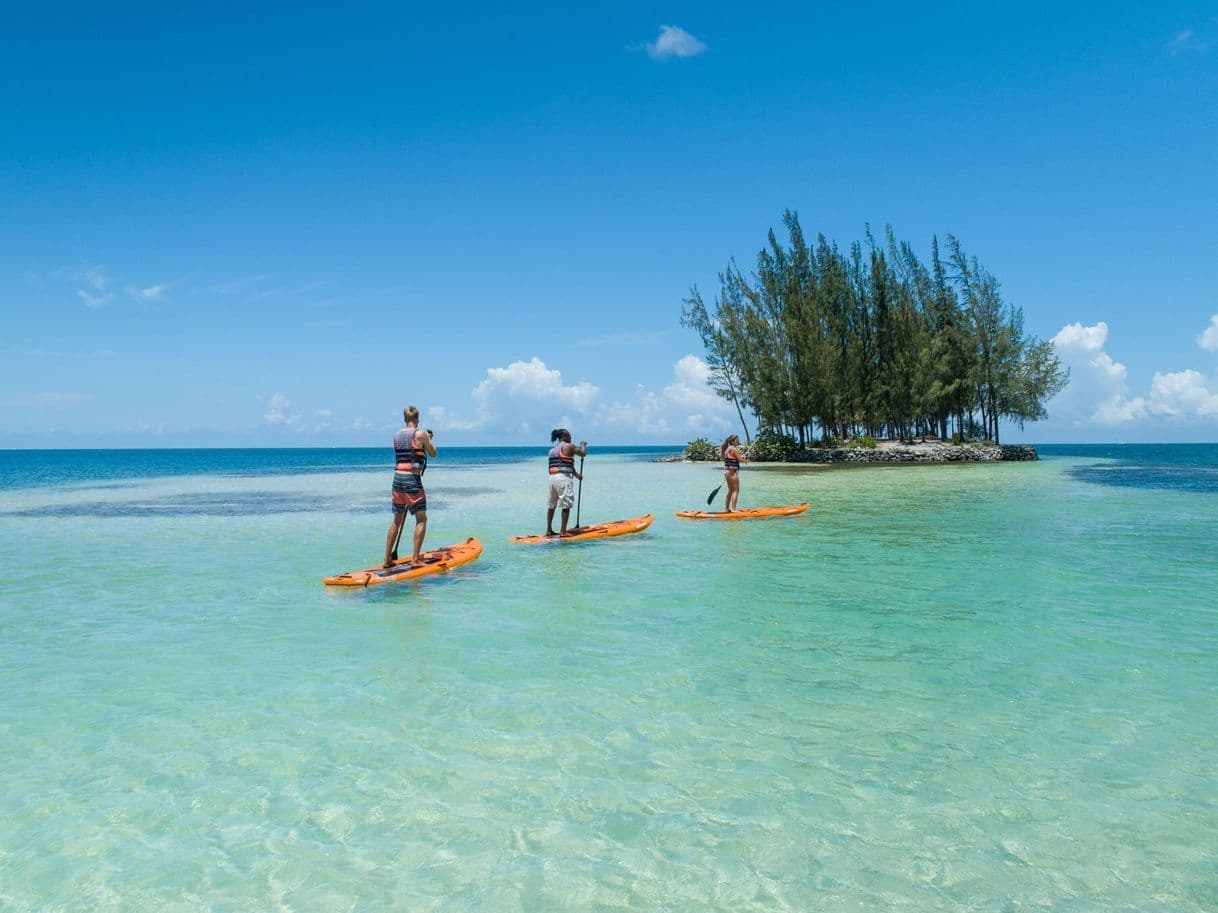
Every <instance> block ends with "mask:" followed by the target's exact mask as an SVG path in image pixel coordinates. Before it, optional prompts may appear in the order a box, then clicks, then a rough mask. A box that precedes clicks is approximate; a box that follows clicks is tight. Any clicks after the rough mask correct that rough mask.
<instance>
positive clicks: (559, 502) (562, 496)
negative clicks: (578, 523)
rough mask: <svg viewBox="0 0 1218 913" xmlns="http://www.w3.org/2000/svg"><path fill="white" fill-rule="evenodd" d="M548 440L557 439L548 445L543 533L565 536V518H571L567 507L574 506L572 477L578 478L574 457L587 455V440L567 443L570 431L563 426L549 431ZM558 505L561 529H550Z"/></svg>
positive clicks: (552, 526) (580, 477)
mask: <svg viewBox="0 0 1218 913" xmlns="http://www.w3.org/2000/svg"><path fill="white" fill-rule="evenodd" d="M550 441H551V442H553V441H557V442H558V443H557V444H555V445H554V446H553V447H551V448H550V465H549V473H550V504H549V509H548V510H546V535H547V536H565V535H567V521H568V520H569V519H571V508H572V507H574V506H575V480H576V479H582V478H583V476H581V475H580V474H579V473H578V472H576V471H575V458H576V457H577V456H581V457H582V456H587V455H588V442H587V441H580V442H579V446H578V447H576V446H575V445H574V444H572V443H571V432H570V431H568V430H567V429H566V428H555V429H554V430H553V431H551V432H550ZM560 507H561V508H562V529H561V530H560V531H559V532H557V533H555V532H554V510H555V509H556V508H560Z"/></svg>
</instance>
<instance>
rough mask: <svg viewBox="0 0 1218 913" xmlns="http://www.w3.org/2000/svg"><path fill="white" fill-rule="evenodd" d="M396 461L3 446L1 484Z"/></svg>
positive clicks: (259, 472) (524, 451)
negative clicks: (33, 448)
mask: <svg viewBox="0 0 1218 913" xmlns="http://www.w3.org/2000/svg"><path fill="white" fill-rule="evenodd" d="M547 449H548V448H546V447H444V448H442V452H443V459H444V465H446V466H448V467H475V466H499V465H504V464H508V463H514V462H517V461H518V460H521V459H524V458H527V457H530V456H537V455H540V454H544V453H545V452H546V450H547ZM680 450H681V445H679V444H674V445H669V446H661V447H597V448H595V452H596V453H599V454H609V455H624V454H633V455H637V456H638V457H639V458H640V459H648V458H650V457H652V456H655V455H658V454H665V453H677V452H679V451H680ZM392 464H393V453H392V450H391V449H390V448H388V447H299V448H288V447H284V448H272V447H258V448H231V449H229V448H208V449H198V450H184V449H163V450H0V491H5V490H9V489H18V488H39V487H43V486H56V487H62V486H65V485H86V486H87V487H88V488H89V489H93V490H96V489H99V488H107V487H121V486H123V485H124V484H125V483H127V482H130V481H132V480H135V479H157V478H165V477H168V476H187V475H203V474H206V475H212V476H233V477H244V476H267V475H314V474H317V473H332V472H359V471H363V470H368V471H383V470H385V469H386V468H387V467H388V468H391V467H392Z"/></svg>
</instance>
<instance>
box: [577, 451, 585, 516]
mask: <svg viewBox="0 0 1218 913" xmlns="http://www.w3.org/2000/svg"><path fill="white" fill-rule="evenodd" d="M583 499H584V458H583V457H582V456H581V457H580V458H579V490H578V493H577V494H576V495H575V528H576V529H579V506H580V502H581V501H583Z"/></svg>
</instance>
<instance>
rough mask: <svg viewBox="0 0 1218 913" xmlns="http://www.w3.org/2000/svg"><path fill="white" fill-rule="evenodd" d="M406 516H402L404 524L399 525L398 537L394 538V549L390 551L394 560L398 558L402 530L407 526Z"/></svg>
mask: <svg viewBox="0 0 1218 913" xmlns="http://www.w3.org/2000/svg"><path fill="white" fill-rule="evenodd" d="M406 519H407V518H406V517H405V516H404V517H402V525H401V526H399V527H398V537H397V538H396V539H394V540H393V551H392V552H390V553H389V557H390V558H392V559H393V560H394V561H397V560H398V545H399V544H400V543H401V541H402V530H404V529H405V528H406Z"/></svg>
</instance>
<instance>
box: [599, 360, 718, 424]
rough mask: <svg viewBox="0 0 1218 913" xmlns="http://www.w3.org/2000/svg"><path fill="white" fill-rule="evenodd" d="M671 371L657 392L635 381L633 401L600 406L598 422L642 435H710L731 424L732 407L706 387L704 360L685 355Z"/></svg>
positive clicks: (707, 367)
mask: <svg viewBox="0 0 1218 913" xmlns="http://www.w3.org/2000/svg"><path fill="white" fill-rule="evenodd" d="M672 374H673V380H672V383H670V384H668V385H667V386H666V387H664V389H663V390H662V391H660V392H659V393H655V392H653V391H651V390H648V389H647V388H646V387H644V386H643V385H642V384H639V385H638V386H636V387H635V396H634V401H633V402H629V403H611V404H610V405H608V406H605V407H602V408H601V410H600V411H599V412H598V414H597V422H598V424H602V425H604V426H605V427H606V428H608V429H612V430H615V431H627V432H631V433H633V434H639V435H645V436H658V435H671V434H681V435H685V434H694V435H702V434H712V433H714V432H716V431H722V430H726V429H727V428H730V427H731V426H732V421H733V418H734V413H733V409H732V406H731V404H730V403H728V402H727V400H725V399H723V398H722V397H720V396H718V395H717V394H716V393H715V391H713V390H712V389H711V388H710V386H709V383H708V381H709V379H710V367H709V366H708V365H707V364H706V362H704V361H702V359H700V358H698V357H697V356H696V355H686V356H684V357H683V358H681V359H679V360H678V361H677V363H676V364H674V365H673V366H672Z"/></svg>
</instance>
